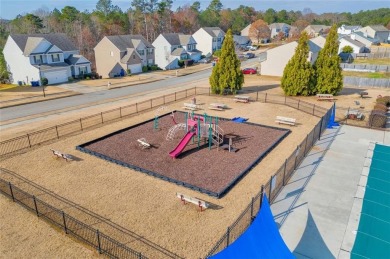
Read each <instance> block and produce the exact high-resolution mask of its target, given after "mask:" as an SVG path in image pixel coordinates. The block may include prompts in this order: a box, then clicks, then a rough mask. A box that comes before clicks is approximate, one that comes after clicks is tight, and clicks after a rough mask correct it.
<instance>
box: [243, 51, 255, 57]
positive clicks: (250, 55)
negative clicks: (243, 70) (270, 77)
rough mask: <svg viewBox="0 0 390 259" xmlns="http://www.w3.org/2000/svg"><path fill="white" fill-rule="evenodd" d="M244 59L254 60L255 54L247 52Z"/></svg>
mask: <svg viewBox="0 0 390 259" xmlns="http://www.w3.org/2000/svg"><path fill="white" fill-rule="evenodd" d="M244 57H246V58H254V57H255V54H254V53H251V52H248V53H246V54H245V55H244Z"/></svg>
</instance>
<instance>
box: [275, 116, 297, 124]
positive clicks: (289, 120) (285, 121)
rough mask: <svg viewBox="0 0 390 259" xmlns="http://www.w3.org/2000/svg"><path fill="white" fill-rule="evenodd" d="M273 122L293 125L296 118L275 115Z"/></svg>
mask: <svg viewBox="0 0 390 259" xmlns="http://www.w3.org/2000/svg"><path fill="white" fill-rule="evenodd" d="M275 122H277V123H279V124H288V125H292V126H295V122H296V119H293V118H287V117H282V116H276V120H275Z"/></svg>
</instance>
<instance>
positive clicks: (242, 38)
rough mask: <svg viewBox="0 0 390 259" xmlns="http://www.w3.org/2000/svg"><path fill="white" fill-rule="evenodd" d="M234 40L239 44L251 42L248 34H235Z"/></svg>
mask: <svg viewBox="0 0 390 259" xmlns="http://www.w3.org/2000/svg"><path fill="white" fill-rule="evenodd" d="M233 40H234V42H235V43H236V44H238V45H244V44H249V43H250V42H251V39H250V38H249V37H248V36H239V35H233Z"/></svg>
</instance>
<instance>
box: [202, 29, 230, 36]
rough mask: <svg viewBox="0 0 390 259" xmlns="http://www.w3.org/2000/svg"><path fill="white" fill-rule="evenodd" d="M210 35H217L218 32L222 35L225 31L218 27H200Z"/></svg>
mask: <svg viewBox="0 0 390 259" xmlns="http://www.w3.org/2000/svg"><path fill="white" fill-rule="evenodd" d="M202 29H203V30H205V31H206V32H207V33H208V34H209V35H210V36H211V37H218V34H219V33H221V34H222V36H224V35H225V32H224V31H223V30H221V28H219V27H202Z"/></svg>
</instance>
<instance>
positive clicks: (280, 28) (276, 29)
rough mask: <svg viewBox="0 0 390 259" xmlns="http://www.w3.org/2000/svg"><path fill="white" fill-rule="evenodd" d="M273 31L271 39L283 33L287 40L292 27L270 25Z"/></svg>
mask: <svg viewBox="0 0 390 259" xmlns="http://www.w3.org/2000/svg"><path fill="white" fill-rule="evenodd" d="M268 27H269V29H270V30H271V39H273V38H275V37H276V36H277V35H279V33H281V32H282V33H283V37H285V38H287V37H288V33H289V31H290V28H291V26H290V25H288V24H286V23H271V24H270V25H268Z"/></svg>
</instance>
